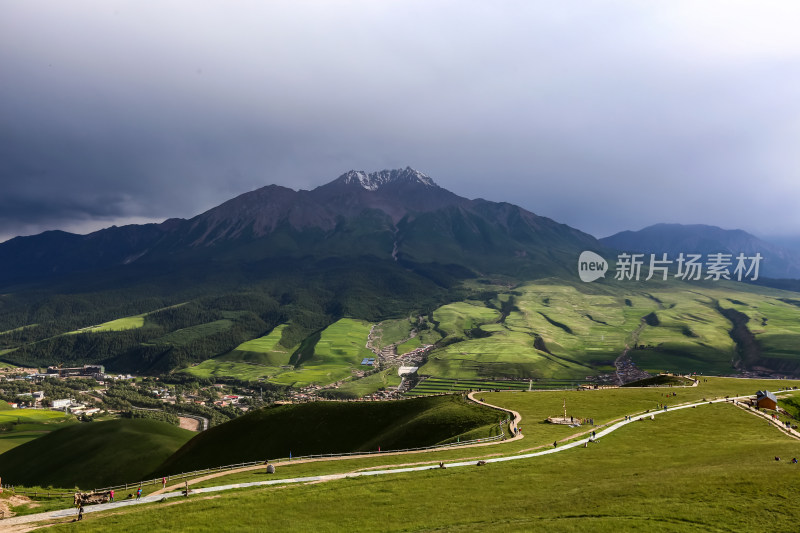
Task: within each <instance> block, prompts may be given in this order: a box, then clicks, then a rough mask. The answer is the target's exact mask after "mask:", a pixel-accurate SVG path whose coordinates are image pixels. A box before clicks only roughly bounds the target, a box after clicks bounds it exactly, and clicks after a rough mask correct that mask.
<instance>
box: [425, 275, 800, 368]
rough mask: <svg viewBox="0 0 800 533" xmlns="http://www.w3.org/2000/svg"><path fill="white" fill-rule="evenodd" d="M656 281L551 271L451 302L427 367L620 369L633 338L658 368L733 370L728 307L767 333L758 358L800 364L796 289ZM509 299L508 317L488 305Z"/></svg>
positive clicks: (644, 358)
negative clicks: (485, 297) (644, 284)
mask: <svg viewBox="0 0 800 533" xmlns="http://www.w3.org/2000/svg"><path fill="white" fill-rule="evenodd" d="M649 283H650V284H649V285H648V290H647V291H644V290H630V289H627V288H624V287H623V286H622V285H615V284H613V283H609V284H597V285H591V286H587V285H586V284H583V285H577V284H570V283H567V282H564V281H562V280H558V282H557V283H554V282H552V281H549V280H541V281H538V282H535V283H528V284H525V285H522V286H520V287H516V288H515V289H514V290H512V291H509V292H508V293H501V294H500V295H498V298H497V299H496V301H493V302H487V303H483V304H482V303H479V302H470V303H466V302H459V303H458V304H451V305H449V306H444V307H442V308H439V309H437V310H436V311H435V312H434V313H433V316H434V318H435V319H436V320H437V321H438V330H439V331H441V332H443V333H444V334H445V341H444V343H443V344H444V345H443V346H441V347H440V348H438V349H436V350H434V351H433V352H432V353H431V354H430V356H429V359H428V363H427V364H426V365H424V366H423V367H422V368H421V369H420V374H421V375H428V376H435V377H442V378H451V379H488V380H492V379H509V378H510V379H526V378H540V379H541V378H554V379H562V380H580V379H584V378H585V376H587V375H591V374H595V373H597V371H598V370H600V369H613V367H612V363H613V361H614V359H616V358H617V357H618V356H619V355H620V354H621V353H622V352H623V351H624V350H626V348H629V349H630V351H629V352H628V353H629V355H630V356H631V358H632V359H633V360H634V361H635V362H636V363H637V365H638V366H639V367H641V368H643V369H644V370H647V371H651V372H661V371H671V372H681V373H691V372H702V373H710V374H723V375H724V374H731V373H735V372H736V370H735V369H734V367H735V366H738V365H739V364H740V362H741V358H742V354H741V353H740V352H739V351H738V350H737V346H736V344H735V342H734V341H733V339H732V338H731V336H730V333H729V332H730V330H731V329H732V327H733V326H732V323H731V321H730V320H729V318H728V317H727V316H725V315H723V311H724V310H726V309H734V310H736V311H738V312H740V313H743V314H744V315H746V316H747V319H748V320H747V327H748V328H749V330H750V331H751V332H752V333H753V335H754V337H755V339H756V341H757V346H758V350H759V353H758V354H755V355H754V354H749V355H748V356H747V357H748V359H747V361H746V363H747V366H748V367H750V366H754V365H757V364H758V363H759V361H761V362H764V361H768V362H770V363H773V364H772V366H773V367H778V368H785V369H786V372H792V371H795V370H797V369H798V368H800V343H798V342H797V340H798V339H800V307H798V305H797V304H800V300H798V301H796V303H795V300H792V299H791V295H792V294H793V293H788V292H782V291H776V290H771V289H763V288H752V287H748V286H746V285H741V284H738V285H733V284H715V285H713V286H709V285H702V284H698V285H696V286H691V287H689V286H687V284H685V283H683V284H681V283H676V282H656V281H652V282H649ZM503 304H505V306H506V307H507V308H508V309H510V311H509V312H508V313H507V316H505V317H504V318H501V317H500V314H499V312H498V311H497V310H496V309H493V308H489V307H486V306H487V305H492V306H495V307H499V306H501V305H503ZM448 341H449V342H448ZM635 348H641V349H635ZM775 361H780V363H778V364H774V363H775Z"/></svg>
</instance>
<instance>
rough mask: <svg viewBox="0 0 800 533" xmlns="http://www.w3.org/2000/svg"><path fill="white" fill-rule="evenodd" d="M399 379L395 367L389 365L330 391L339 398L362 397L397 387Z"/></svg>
mask: <svg viewBox="0 0 800 533" xmlns="http://www.w3.org/2000/svg"><path fill="white" fill-rule="evenodd" d="M400 381H401V380H400V376H399V375H398V374H397V367H391V368H387V369H386V370H381V371H379V372H375V373H374V374H370V375H368V376H365V377H363V378H360V379H356V380H353V381H348V382H347V383H345V384H343V385H341V386H340V387H338V388H336V389H334V390H333V391H331V392H333V393H335V395H336V396H339V397H341V398H362V397H364V396H366V395H367V394H372V393H373V392H377V391H379V390H381V389H388V388H389V387H397V386H398V385H400Z"/></svg>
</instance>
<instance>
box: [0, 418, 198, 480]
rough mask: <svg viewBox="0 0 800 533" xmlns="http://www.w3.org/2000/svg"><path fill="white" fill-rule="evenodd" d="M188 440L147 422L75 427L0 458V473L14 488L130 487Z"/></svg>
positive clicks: (163, 425)
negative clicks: (128, 484)
mask: <svg viewBox="0 0 800 533" xmlns="http://www.w3.org/2000/svg"><path fill="white" fill-rule="evenodd" d="M192 436H194V433H192V432H191V431H187V430H184V429H180V428H177V427H175V426H173V425H171V424H166V423H164V422H158V421H156V420H148V419H130V420H128V419H120V420H110V421H107V422H92V423H85V424H74V425H69V426H67V427H64V428H62V429H59V430H58V431H53V432H52V433H48V434H47V435H44V436H42V437H40V438H37V439H35V440H32V441H30V442H27V443H25V444H22V445H20V446H17V447H16V448H14V449H12V450H10V451H7V452H5V453H3V454H1V455H0V472H3V481H4V482H6V483H11V484H14V485H39V486H47V485H52V486H55V487H74V486H79V487H81V488H84V489H88V488H93V487H103V486H108V485H112V484H116V483H118V482H123V483H124V482H126V481H130V482H134V481H138V480H141V479H144V476H145V475H146V474H147V473H149V472H150V471H151V470H152V469H153V468H155V467H156V466H158V465H159V464H160V463H161V462H162V461H164V460H165V459H166V458H167V457H169V456H170V455H172V454H173V453H174V452H175V451H176V450H177V449H178V448H180V447H181V446H182V445H183V444H184V443H186V442H187V441H188V440H189V439H190V438H191V437H192Z"/></svg>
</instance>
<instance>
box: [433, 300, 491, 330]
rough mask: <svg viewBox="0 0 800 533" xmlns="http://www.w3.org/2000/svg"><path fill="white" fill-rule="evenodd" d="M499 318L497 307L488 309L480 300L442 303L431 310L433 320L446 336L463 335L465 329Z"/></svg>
mask: <svg viewBox="0 0 800 533" xmlns="http://www.w3.org/2000/svg"><path fill="white" fill-rule="evenodd" d="M499 318H500V312H499V311H498V310H497V309H490V308H488V307H486V306H484V305H483V304H482V303H481V302H472V301H465V302H456V303H452V304H448V305H443V306H442V307H440V308H438V309H437V310H436V311H434V312H433V320H434V321H435V322H437V323H438V328H439V329H440V330H442V331H444V332H445V333H446V334H447V337H452V336H463V334H464V332H465V331H470V330H472V329H474V328H477V327H478V326H480V325H481V324H488V323H490V322H495V321H496V320H497V319H499Z"/></svg>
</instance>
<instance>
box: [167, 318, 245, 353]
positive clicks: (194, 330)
mask: <svg viewBox="0 0 800 533" xmlns="http://www.w3.org/2000/svg"><path fill="white" fill-rule="evenodd" d="M232 325H233V321H232V320H228V319H226V318H225V319H222V320H215V321H213V322H207V323H205V324H200V325H197V326H191V327H188V328H183V329H179V330H176V331H173V332H172V333H168V334H166V335H164V336H163V337H159V338H157V339H155V340H153V341H152V343H151V344H171V345H174V346H181V345H185V344H189V343H190V342H192V341H196V340H200V339H202V338H203V337H208V336H210V335H214V334H215V333H220V332H222V331H225V330H227V329H230V327H231V326H232Z"/></svg>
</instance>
